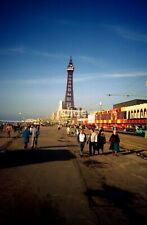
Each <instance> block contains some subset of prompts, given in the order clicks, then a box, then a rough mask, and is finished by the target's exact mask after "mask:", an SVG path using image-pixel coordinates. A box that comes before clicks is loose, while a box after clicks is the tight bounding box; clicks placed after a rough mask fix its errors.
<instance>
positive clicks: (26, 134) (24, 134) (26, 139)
mask: <svg viewBox="0 0 147 225" xmlns="http://www.w3.org/2000/svg"><path fill="white" fill-rule="evenodd" d="M22 137H23V141H24V149H27V148H28V143H29V140H30V131H29V128H28V127H25V129H24V130H23V132H22Z"/></svg>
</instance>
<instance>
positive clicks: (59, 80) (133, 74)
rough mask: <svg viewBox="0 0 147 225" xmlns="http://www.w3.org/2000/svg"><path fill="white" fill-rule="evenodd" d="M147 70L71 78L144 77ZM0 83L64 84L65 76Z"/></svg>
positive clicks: (77, 79) (3, 81)
mask: <svg viewBox="0 0 147 225" xmlns="http://www.w3.org/2000/svg"><path fill="white" fill-rule="evenodd" d="M146 76H147V72H146V71H144V72H126V73H91V74H75V75H74V77H73V79H74V82H75V83H78V82H84V81H85V82H87V81H92V80H97V79H105V78H107V79H116V78H118V79H119V78H129V77H132V78H133V77H138V78H139V77H146ZM0 82H1V84H2V83H3V84H4V83H5V84H18V85H41V86H42V85H55V84H65V83H66V77H64V78H58V77H51V78H41V79H28V78H27V79H13V80H12V79H9V80H1V81H0Z"/></svg>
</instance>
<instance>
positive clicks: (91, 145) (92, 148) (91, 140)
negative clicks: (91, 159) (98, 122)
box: [87, 129, 97, 156]
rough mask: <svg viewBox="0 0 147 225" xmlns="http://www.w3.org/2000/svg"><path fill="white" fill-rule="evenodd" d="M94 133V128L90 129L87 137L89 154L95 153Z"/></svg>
mask: <svg viewBox="0 0 147 225" xmlns="http://www.w3.org/2000/svg"><path fill="white" fill-rule="evenodd" d="M96 135H97V134H96V133H95V131H94V129H91V131H90V135H89V137H88V141H87V144H89V156H92V155H95V148H96V142H95V139H96Z"/></svg>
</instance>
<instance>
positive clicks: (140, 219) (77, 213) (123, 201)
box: [0, 127, 147, 225]
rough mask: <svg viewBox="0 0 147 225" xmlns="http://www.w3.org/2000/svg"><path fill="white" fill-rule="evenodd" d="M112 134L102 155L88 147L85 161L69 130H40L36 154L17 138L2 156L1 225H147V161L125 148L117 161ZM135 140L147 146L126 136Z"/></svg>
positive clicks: (0, 163)
mask: <svg viewBox="0 0 147 225" xmlns="http://www.w3.org/2000/svg"><path fill="white" fill-rule="evenodd" d="M110 135H111V134H110V133H106V139H107V143H106V145H105V151H104V154H103V155H95V156H91V157H89V154H88V145H87V144H86V145H85V148H84V157H82V158H81V157H80V155H79V146H78V143H77V140H76V136H74V135H73V134H72V135H70V136H67V135H66V129H65V128H63V129H61V130H60V131H58V130H57V127H41V131H40V136H39V139H38V148H37V149H35V150H31V148H30V145H29V148H28V150H24V149H23V141H22V138H21V137H20V138H14V139H13V142H12V143H11V145H9V146H8V148H7V151H6V154H1V155H0V166H1V167H0V180H1V184H2V185H1V186H0V193H1V195H0V224H2V225H4V224H7V222H9V224H11V223H12V222H14V224H26V223H31V224H36V225H44V224H53V225H54V224H55V225H58V224H60V225H62V224H64V225H95V224H97V225H99V224H100V225H110V224H113V225H116V224H117V225H118V224H119V225H124V224H125V225H134V224H136V223H137V224H140V225H145V224H146V220H147V215H146V211H147V191H146V190H147V178H146V166H147V161H146V160H144V159H142V158H140V157H137V156H136V154H134V153H131V154H123V149H122V152H121V153H120V156H119V157H113V156H112V154H111V151H110V150H109V142H108V140H109V137H110ZM128 138H129V137H128ZM122 140H123V141H122ZM130 140H131V141H130ZM132 140H136V141H135V143H136V144H135V145H136V147H137V146H139V147H141V146H140V140H143V141H142V142H143V145H142V147H143V146H145V143H144V139H138V138H137V139H130V138H129V139H127V137H124V139H123V136H122V137H121V141H122V143H123V142H124V141H125V142H126V144H127V145H129V143H130V142H131V144H133V143H134V141H133V142H132ZM20 221H21V223H20Z"/></svg>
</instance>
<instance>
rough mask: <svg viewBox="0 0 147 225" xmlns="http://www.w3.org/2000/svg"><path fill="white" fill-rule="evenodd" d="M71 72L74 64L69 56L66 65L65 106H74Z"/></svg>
mask: <svg viewBox="0 0 147 225" xmlns="http://www.w3.org/2000/svg"><path fill="white" fill-rule="evenodd" d="M73 72H74V66H73V62H72V58H71V57H70V60H69V64H68V66H67V83H66V94H65V102H64V103H65V108H74V94H73Z"/></svg>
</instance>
